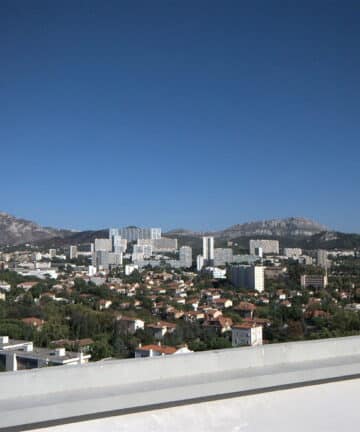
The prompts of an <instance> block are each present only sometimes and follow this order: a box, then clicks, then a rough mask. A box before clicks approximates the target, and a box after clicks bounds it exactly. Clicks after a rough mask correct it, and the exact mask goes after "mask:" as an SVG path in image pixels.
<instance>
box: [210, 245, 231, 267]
mask: <svg viewBox="0 0 360 432" xmlns="http://www.w3.org/2000/svg"><path fill="white" fill-rule="evenodd" d="M232 262H233V251H232V249H231V248H215V249H214V265H215V266H218V265H225V264H227V263H229V264H230V263H232Z"/></svg>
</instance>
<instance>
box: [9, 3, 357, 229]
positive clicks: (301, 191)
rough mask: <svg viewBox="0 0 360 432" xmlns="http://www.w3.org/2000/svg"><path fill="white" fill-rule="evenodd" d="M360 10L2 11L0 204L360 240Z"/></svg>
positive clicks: (121, 6)
mask: <svg viewBox="0 0 360 432" xmlns="http://www.w3.org/2000/svg"><path fill="white" fill-rule="evenodd" d="M359 22H360V2H359V1H357V0H354V1H351V0H347V1H341V0H338V1H331V0H328V1H324V0H315V1H314V0H311V1H307V0H302V1H295V0H287V1H276V0H264V1H259V0H255V1H241V0H236V1H230V0H224V1H218V0H217V1H211V0H207V1H200V0H176V1H170V0H169V1H165V0H153V1H149V0H144V1H141V0H138V1H124V0H121V1H115V0H114V1H110V0H102V1H100V0H99V1H91V0H86V1H80V0H72V1H64V0H62V1H58V2H57V1H48V0H46V1H32V0H23V1H19V0H1V1H0V55H1V57H0V61H1V67H0V145H1V153H0V160H1V165H0V180H1V189H0V191H1V192H0V210H2V211H7V212H10V213H12V214H15V215H16V216H20V217H24V218H28V219H33V220H36V221H38V222H39V223H41V224H44V225H50V226H57V227H68V228H75V229H88V228H89V229H91V228H101V227H107V226H111V225H114V226H121V225H128V224H138V225H155V226H157V225H159V226H162V227H163V228H164V229H168V228H175V227H185V228H190V229H217V228H222V227H227V226H229V225H231V224H234V223H240V222H245V221H248V220H258V219H266V218H273V217H284V216H293V215H294V216H306V217H310V218H314V219H316V220H318V221H320V222H322V223H324V224H327V225H329V226H330V227H332V228H335V229H340V230H344V231H354V232H360V194H359V186H360V169H359V168H360V140H359V138H360V55H359V46H360V26H359Z"/></svg>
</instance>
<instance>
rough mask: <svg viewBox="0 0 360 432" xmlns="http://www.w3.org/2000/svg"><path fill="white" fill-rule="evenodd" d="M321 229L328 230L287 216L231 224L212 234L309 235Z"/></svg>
mask: <svg viewBox="0 0 360 432" xmlns="http://www.w3.org/2000/svg"><path fill="white" fill-rule="evenodd" d="M323 231H329V228H328V227H326V226H325V225H322V224H320V223H318V222H315V221H313V220H311V219H305V218H300V217H289V218H285V219H270V220H265V221H257V222H248V223H244V224H239V225H233V226H231V227H229V228H226V229H225V230H223V231H218V232H216V233H214V234H215V236H216V237H222V238H227V239H232V238H236V237H249V236H275V237H310V236H312V235H314V234H318V233H320V232H323Z"/></svg>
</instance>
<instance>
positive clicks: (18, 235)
mask: <svg viewBox="0 0 360 432" xmlns="http://www.w3.org/2000/svg"><path fill="white" fill-rule="evenodd" d="M71 234H73V232H72V231H70V230H59V229H55V228H48V227H42V226H40V225H38V224H36V223H35V222H32V221H28V220H25V219H19V218H16V217H15V216H12V215H9V214H8V213H4V212H0V246H5V245H10V246H14V245H20V244H24V243H30V242H36V241H41V240H46V239H50V238H54V237H61V238H63V237H66V236H68V235H71Z"/></svg>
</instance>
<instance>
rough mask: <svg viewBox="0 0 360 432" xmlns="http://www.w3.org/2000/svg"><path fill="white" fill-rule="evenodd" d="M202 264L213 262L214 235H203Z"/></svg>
mask: <svg viewBox="0 0 360 432" xmlns="http://www.w3.org/2000/svg"><path fill="white" fill-rule="evenodd" d="M202 256H203V258H204V265H207V266H212V265H213V264H214V237H203V253H202Z"/></svg>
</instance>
